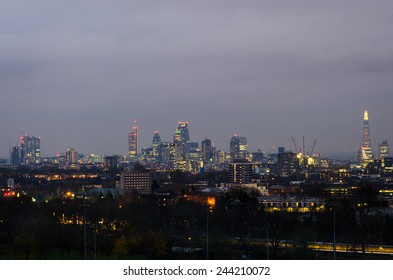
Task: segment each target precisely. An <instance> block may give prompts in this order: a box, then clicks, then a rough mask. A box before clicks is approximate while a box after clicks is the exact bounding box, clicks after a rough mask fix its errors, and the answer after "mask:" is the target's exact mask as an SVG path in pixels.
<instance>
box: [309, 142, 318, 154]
mask: <svg viewBox="0 0 393 280" xmlns="http://www.w3.org/2000/svg"><path fill="white" fill-rule="evenodd" d="M315 143H317V139H315V140H314V143H313V144H312V149H311V153H310V156H312V155H313V153H314V149H315Z"/></svg>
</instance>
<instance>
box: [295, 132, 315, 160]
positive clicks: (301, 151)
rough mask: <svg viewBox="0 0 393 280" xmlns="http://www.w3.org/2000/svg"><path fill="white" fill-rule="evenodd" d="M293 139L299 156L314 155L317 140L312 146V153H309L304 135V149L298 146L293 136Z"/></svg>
mask: <svg viewBox="0 0 393 280" xmlns="http://www.w3.org/2000/svg"><path fill="white" fill-rule="evenodd" d="M291 138H292V142H293V145H294V146H295V150H296V153H298V154H299V153H302V154H303V155H304V156H312V155H313V153H314V149H315V144H316V143H317V139H315V140H314V143H313V144H312V148H311V152H310V153H309V152H308V151H306V144H305V137H304V135H303V147H302V148H301V147H299V146H298V145H297V144H296V141H295V138H294V137H293V136H292V137H291Z"/></svg>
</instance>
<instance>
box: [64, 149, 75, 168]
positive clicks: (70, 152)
mask: <svg viewBox="0 0 393 280" xmlns="http://www.w3.org/2000/svg"><path fill="white" fill-rule="evenodd" d="M66 162H67V164H73V163H77V162H78V152H77V151H75V150H74V149H72V148H68V149H67V152H66Z"/></svg>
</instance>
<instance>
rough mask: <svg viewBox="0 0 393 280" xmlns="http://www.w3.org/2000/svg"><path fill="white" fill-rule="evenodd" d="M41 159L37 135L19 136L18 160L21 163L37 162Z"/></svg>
mask: <svg viewBox="0 0 393 280" xmlns="http://www.w3.org/2000/svg"><path fill="white" fill-rule="evenodd" d="M40 159H41V140H40V138H39V137H34V136H28V135H25V136H22V137H21V138H20V161H21V163H22V164H27V165H28V164H38V163H40Z"/></svg>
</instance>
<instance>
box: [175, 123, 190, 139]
mask: <svg viewBox="0 0 393 280" xmlns="http://www.w3.org/2000/svg"><path fill="white" fill-rule="evenodd" d="M178 124H179V126H178V127H177V129H178V130H179V131H180V136H181V142H182V144H183V145H184V144H186V143H189V142H190V133H189V132H188V122H179V123H178Z"/></svg>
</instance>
